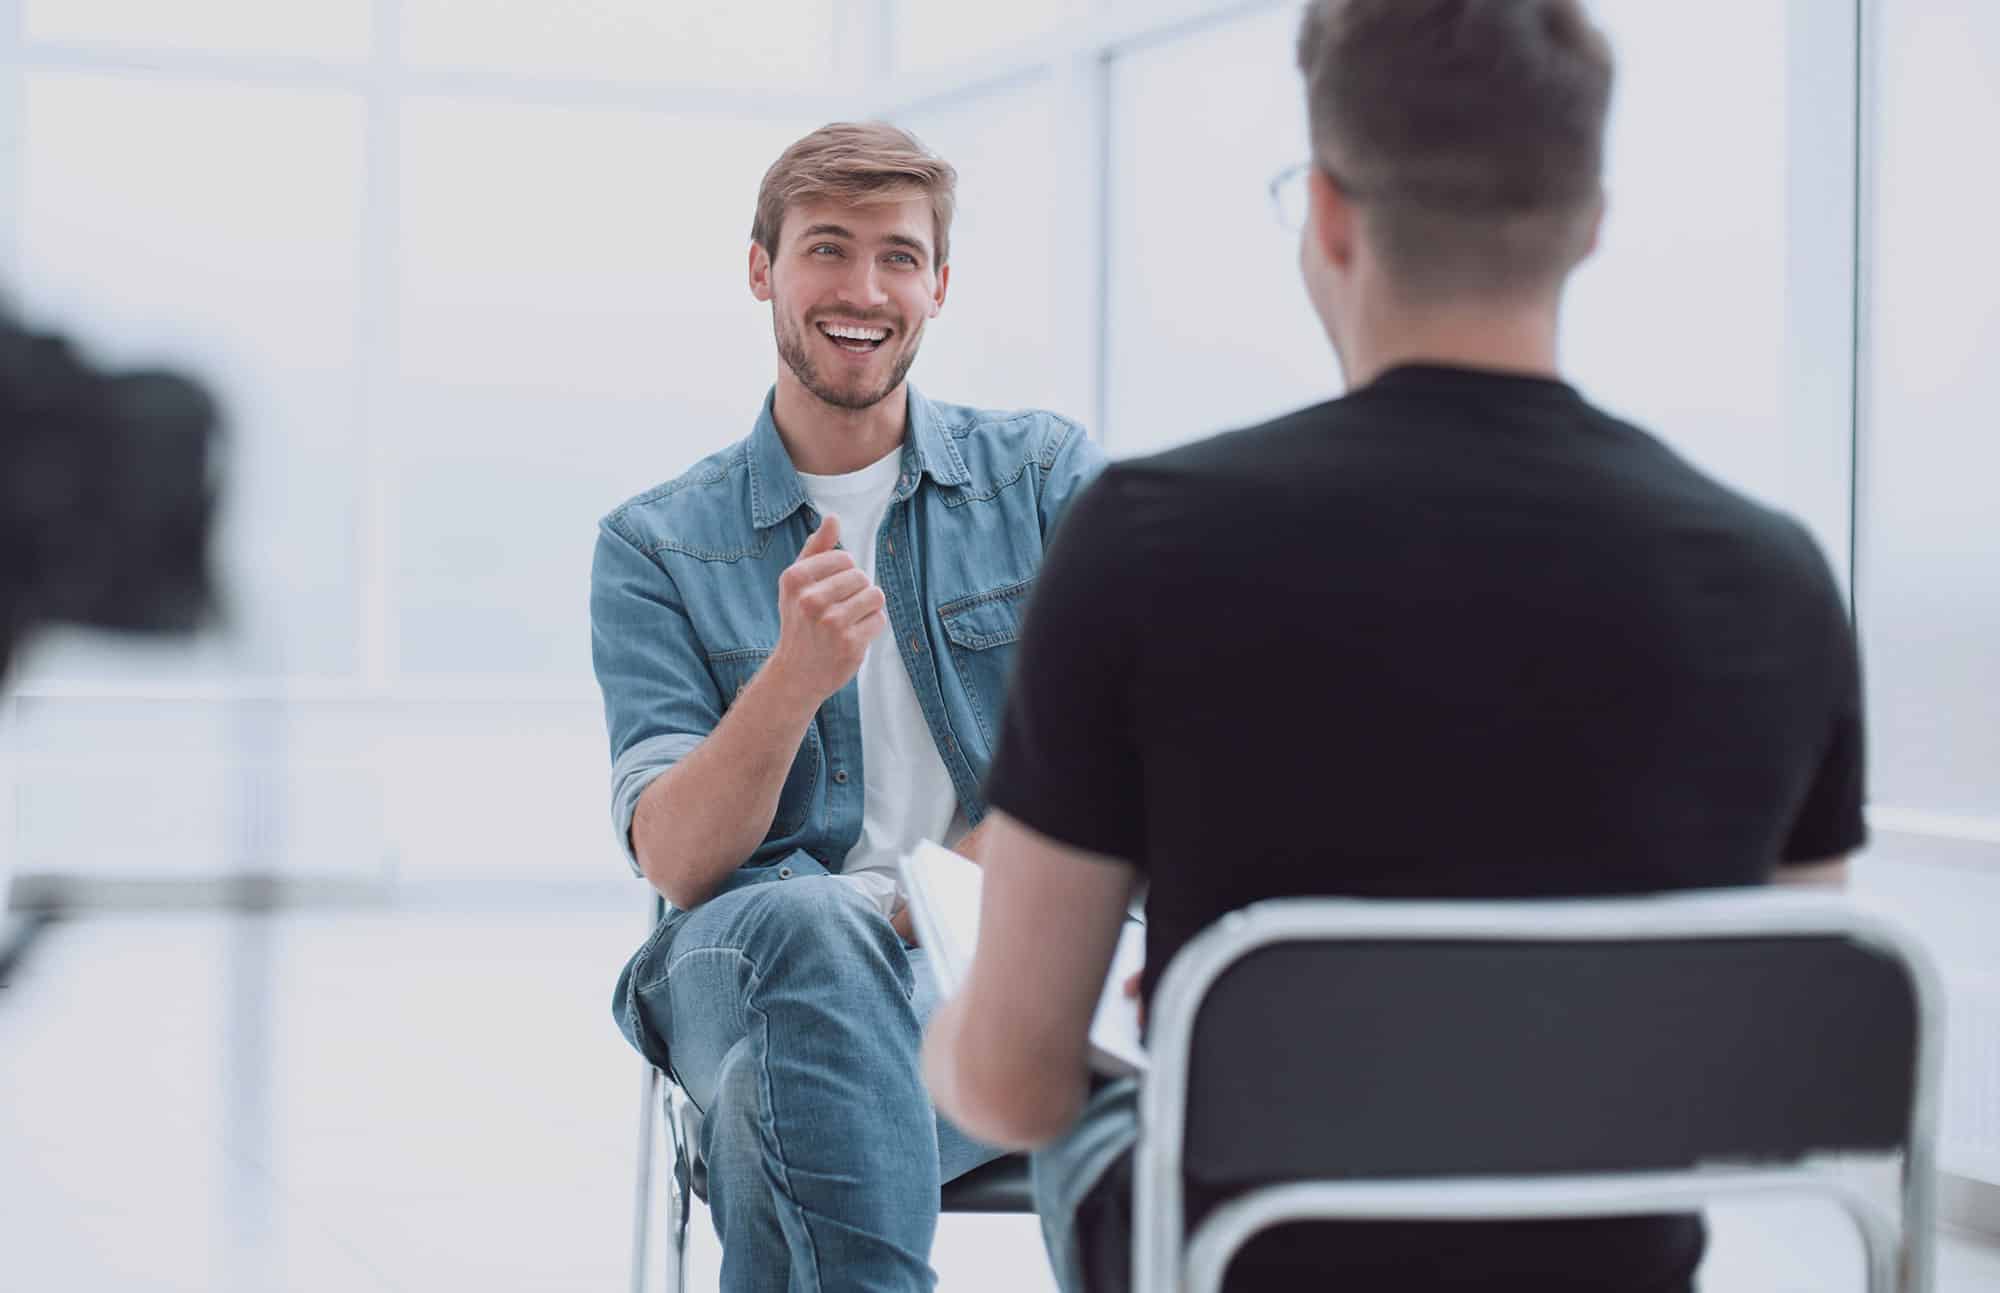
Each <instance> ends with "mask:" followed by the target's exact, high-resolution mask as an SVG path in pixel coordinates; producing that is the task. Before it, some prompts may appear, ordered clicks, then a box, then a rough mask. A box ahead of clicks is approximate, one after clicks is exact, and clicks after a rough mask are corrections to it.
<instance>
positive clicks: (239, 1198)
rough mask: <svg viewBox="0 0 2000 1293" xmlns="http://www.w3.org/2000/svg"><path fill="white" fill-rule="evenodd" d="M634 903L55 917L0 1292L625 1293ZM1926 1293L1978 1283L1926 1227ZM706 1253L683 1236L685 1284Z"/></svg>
mask: <svg viewBox="0 0 2000 1293" xmlns="http://www.w3.org/2000/svg"><path fill="white" fill-rule="evenodd" d="M639 923H640V922H639V918H638V917H637V916H636V915H635V914H634V913H633V912H631V911H620V912H611V913H603V912H592V911H575V910H571V911H560V912H553V913H523V912H494V911H482V912H477V913H459V914H448V913H439V912H435V911H425V912H421V913H397V914H380V913H376V914H337V915H336V914H324V915H318V914H316V915H298V914H288V915H278V916H262V917H257V916H234V917H231V916H222V915H156V916H145V917H116V918H109V917H107V918H98V919H90V920H82V921H75V922H69V923H64V924H61V925H58V926H57V927H56V928H55V929H54V930H53V931H52V932H51V933H50V934H49V935H48V936H47V937H46V938H45V939H43V940H42V942H41V943H40V944H39V945H38V946H37V947H36V948H35V950H34V954H33V955H32V956H31V957H29V958H28V960H27V961H26V963H25V964H24V965H22V966H21V967H20V968H19V969H18V970H17V971H16V974H15V978H14V981H13V983H12V984H11V986H9V987H8V988H6V989H5V990H0V1290H5V1291H6V1293H44V1291H47V1293H70V1291H72V1290H98V1289H106V1290H109V1289H117V1290H120V1293H126V1291H130V1293H152V1291H154V1290H189V1291H190V1293H195V1291H201V1293H271V1291H273V1290H300V1291H304V1290H341V1291H343V1293H345V1291H348V1290H404V1291H411V1293H414V1291H415V1290H460V1289H467V1290H469V1289H478V1290H481V1291H482V1293H495V1291H504V1290H550V1291H552V1293H553V1291H554V1290H563V1291H564V1293H569V1291H572V1290H584V1289H598V1290H603V1289H618V1288H623V1287H624V1285H625V1280H626V1278H627V1270H626V1261H627V1255H628V1244H629V1240H630V1227H631V1201H632V1194H631V1190H632V1174H633V1163H634V1160H633V1154H634V1144H635V1140H634V1138H635V1132H636V1113H637V1100H638V1089H639V1072H638V1068H637V1061H636V1060H635V1058H634V1057H633V1056H631V1055H630V1054H629V1053H628V1052H627V1051H626V1050H625V1047H624V1043H623V1042H622V1041H621V1040H620V1039H619V1037H618V1036H617V1034H616V1032H615V1030H614V1029H613V1027H612V1024H611V1020H610V1016H609V1013H608V1008H607V1001H608V993H609V987H610V984H611V981H612V978H613V976H614V974H615V973H616V970H617V967H618V965H619V963H620V961H621V960H622V958H623V956H624V954H625V953H626V952H627V951H628V950H629V948H630V947H631V946H633V945H635V944H636V942H637V941H638V937H639V935H640V932H641V931H640V930H639V929H638V928H637V926H638V924H639ZM1857 1258H1858V1247H1857V1245H1856V1244H1855V1243H1854V1242H1853V1241H1852V1239H1851V1238H1850V1237H1849V1236H1848V1235H1847V1234H1846V1232H1845V1230H1844V1229H1843V1226H1842V1223H1841V1221H1840V1219H1839V1218H1838V1217H1837V1216H1835V1215H1834V1214H1833V1213H1832V1212H1831V1211H1830V1210H1828V1209H1824V1208H1822V1207H1820V1206H1819V1205H1817V1204H1813V1203H1800V1204H1776V1205H1760V1206H1758V1207H1754V1208H1749V1207H1745V1208H1734V1209H1730V1210H1727V1211H1725V1212H1722V1213H1719V1214H1718V1215H1717V1217H1716V1244H1715V1253H1714V1256H1713V1258H1712V1260H1711V1262H1710V1267H1709V1270H1708V1271H1707V1272H1705V1276H1704V1281H1703V1282H1704V1286H1705V1287H1706V1288H1708V1289H1711V1290H1721V1289H1745V1290H1749V1289H1756V1290H1760V1291H1769V1290H1782V1289H1799V1290H1813V1291H1814V1293H1829V1291H1833V1290H1844V1289H1858V1288H1859V1287H1860V1282H1859V1278H1858V1270H1857V1267H1858V1261H1857ZM934 1262H935V1264H936V1266H937V1268H938V1270H939V1273H940V1276H941V1286H942V1287H943V1288H944V1289H946V1290H954V1289H966V1290H972V1289H990V1290H1006V1291H1007V1293H1028V1291H1032V1290H1037V1289H1042V1290H1046V1289H1050V1288H1052V1287H1053V1285H1052V1282H1051V1280H1050V1278H1049V1274H1048V1270H1047V1265H1046V1262H1045V1260H1044V1259H1043V1256H1042V1252H1041V1245H1040V1238H1039V1232H1038V1231H1037V1229H1036V1226H1035V1224H1034V1222H1033V1220H1032V1219H1031V1218H1026V1217H1020V1218H1013V1217H948V1218H945V1220H944V1222H943V1224H942V1227H941V1229H940V1232H939V1239H938V1246H937V1250H936V1253H935V1255H934ZM1941 1266H1942V1279H1941V1281H1940V1283H1939V1288H1940V1290H1943V1291H1944V1293H1972V1291H1973V1290H2000V1248H1996V1247H1995V1246H1992V1245H1984V1244H1976V1243H1973V1242H1971V1241H1969V1240H1967V1239H1965V1238H1962V1237H1948V1238H1947V1239H1946V1240H1945V1242H1944V1244H1943V1246H1942V1252H1941ZM717 1268H718V1253H717V1249H716V1245H715V1240H714V1235H713V1233H712V1232H711V1231H709V1230H708V1229H707V1228H706V1218H705V1216H698V1217H697V1218H696V1223H695V1249H694V1255H693V1275H694V1284H693V1287H695V1288H697V1289H699V1288H711V1289H712V1288H714V1287H715V1279H716V1271H717Z"/></svg>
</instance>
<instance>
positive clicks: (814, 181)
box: [750, 121, 958, 265]
mask: <svg viewBox="0 0 2000 1293" xmlns="http://www.w3.org/2000/svg"><path fill="white" fill-rule="evenodd" d="M957 186H958V172H957V171H956V170H954V169H953V168H952V165H951V163H950V162H947V161H946V160H944V159H943V158H942V157H939V156H938V155H937V154H936V153H933V152H932V151H931V150H930V149H928V148H926V147H924V145H923V144H922V143H921V142H920V141H919V140H918V139H917V137H916V136H915V135H913V134H911V133H910V132H909V131H907V130H904V129H902V128H901V127H898V126H892V125H890V124H889V123H888V122H886V121H836V122H834V123H833V124H831V125H826V126H821V127H820V128H819V129H818V130H815V131H813V132H812V133H811V134H810V135H807V136H806V137H805V138H804V139H801V140H799V141H798V142H797V143H795V144H793V145H792V146H791V147H790V148H787V149H786V150H785V151H784V152H783V153H781V154H779V156H778V160H777V161H775V162H772V163H771V169H770V170H768V171H765V172H764V182H763V183H762V184H760V185H758V187H757V215H756V218H755V219H754V220H752V221H751V224H750V237H751V238H752V239H753V240H755V241H756V242H757V243H758V244H759V245H760V246H762V247H763V248H764V250H765V252H766V253H768V254H769V255H771V256H773V257H775V256H776V255H777V254H778V230H779V229H780V227H782V226H783V224H784V222H785V212H786V211H788V210H790V209H791V208H792V207H794V206H796V205H798V204H799V203H801V202H818V201H834V202H842V203H850V204H856V205H859V204H863V203H868V202H877V201H881V200H882V199H883V198H884V196H886V195H888V194H891V193H893V192H894V191H895V190H897V189H906V188H917V189H921V190H923V192H924V194H925V195H926V196H927V197H929V198H930V200H931V223H932V224H933V226H934V227H935V231H936V237H937V263H938V264H940V265H942V264H944V263H945V262H946V261H947V260H948V259H949V257H950V253H951V214H952V209H953V207H954V205H955V204H956V201H957V197H956V194H957Z"/></svg>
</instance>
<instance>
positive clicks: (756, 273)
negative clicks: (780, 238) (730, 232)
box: [750, 240, 771, 301]
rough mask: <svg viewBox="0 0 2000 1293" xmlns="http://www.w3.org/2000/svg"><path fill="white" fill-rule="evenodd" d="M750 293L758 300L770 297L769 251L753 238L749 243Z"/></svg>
mask: <svg viewBox="0 0 2000 1293" xmlns="http://www.w3.org/2000/svg"><path fill="white" fill-rule="evenodd" d="M750 295H752V296H754V297H756V298H757V299H758V300H760V301H768V300H770V299H771V253H770V252H768V251H765V250H764V244H763V243H761V242H757V241H755V240H753V241H752V242H751V243H750Z"/></svg>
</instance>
